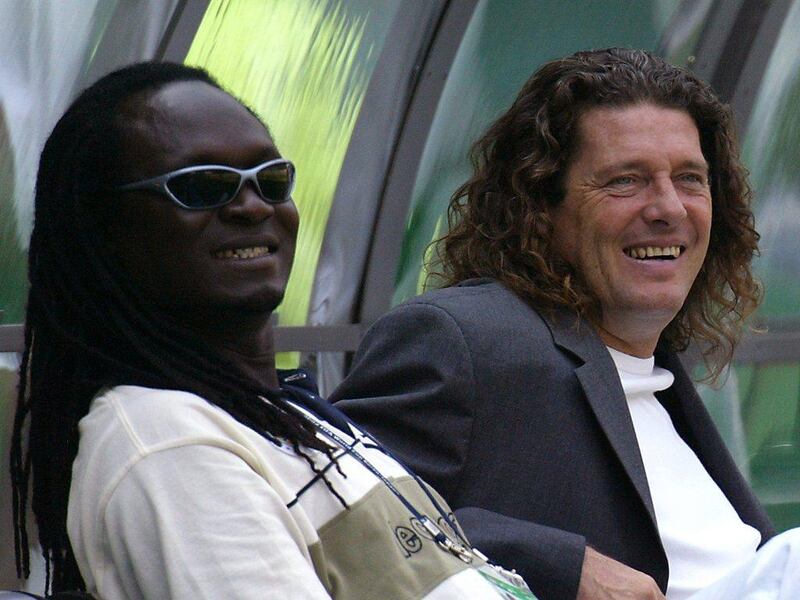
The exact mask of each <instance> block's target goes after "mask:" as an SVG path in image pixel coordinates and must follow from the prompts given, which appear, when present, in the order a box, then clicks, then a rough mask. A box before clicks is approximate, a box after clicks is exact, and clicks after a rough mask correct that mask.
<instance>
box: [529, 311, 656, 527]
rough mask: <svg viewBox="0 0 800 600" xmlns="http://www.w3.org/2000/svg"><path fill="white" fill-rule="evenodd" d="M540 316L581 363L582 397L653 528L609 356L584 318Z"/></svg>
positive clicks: (646, 490)
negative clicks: (584, 396)
mask: <svg viewBox="0 0 800 600" xmlns="http://www.w3.org/2000/svg"><path fill="white" fill-rule="evenodd" d="M542 316H543V318H544V320H545V322H546V323H547V325H548V327H549V328H550V332H551V334H552V336H553V341H554V343H555V345H556V346H559V347H560V348H562V349H563V350H566V351H568V352H570V353H571V354H573V355H575V356H576V357H577V358H578V359H580V361H581V362H582V364H581V365H580V366H578V367H576V369H575V375H576V376H577V378H578V381H579V382H580V384H581V386H582V387H583V391H584V394H586V400H587V401H588V402H589V405H590V406H591V408H592V411H593V412H594V414H595V417H596V418H597V421H598V423H599V424H600V428H601V429H602V430H603V432H604V433H605V435H606V437H607V438H608V441H609V443H610V444H611V447H612V448H613V449H614V452H615V453H616V455H617V457H618V458H619V460H620V462H621V463H622V467H623V469H624V471H625V473H626V474H627V475H628V478H629V479H630V481H631V483H632V484H633V486H634V488H635V489H636V491H637V493H638V494H639V497H640V498H641V500H642V502H643V503H644V506H645V508H646V509H647V512H648V514H649V515H650V520H651V522H652V524H653V527H655V528H656V530H657V529H658V528H657V526H656V519H655V511H654V509H653V500H652V497H651V496H650V488H649V487H648V485H647V475H646V474H645V470H644V463H643V462H642V456H641V454H640V452H639V444H638V442H637V440H636V432H635V431H634V429H633V421H632V420H631V415H630V411H629V410H628V405H627V402H626V400H625V392H624V391H623V390H622V384H621V383H620V380H619V375H618V374H617V368H616V365H615V364H614V361H613V360H612V359H611V355H610V354H609V352H608V350H607V348H606V346H605V344H604V343H603V341H602V340H601V339H600V336H598V335H597V333H596V331H595V329H594V327H592V326H591V325H590V324H589V323H588V322H587V321H585V320H582V319H580V320H579V319H577V317H576V316H575V314H574V313H570V312H568V311H555V312H553V313H552V314H549V315H547V314H545V315H542Z"/></svg>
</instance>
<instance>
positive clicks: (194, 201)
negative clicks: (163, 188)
mask: <svg viewBox="0 0 800 600" xmlns="http://www.w3.org/2000/svg"><path fill="white" fill-rule="evenodd" d="M167 187H168V188H169V191H170V192H172V193H173V195H174V196H175V197H176V198H177V199H178V200H180V201H181V202H182V203H183V204H184V205H186V206H188V207H189V208H211V207H214V206H221V205H223V204H225V203H226V202H229V201H230V200H231V198H232V197H233V194H234V193H235V192H236V189H237V188H238V187H239V174H238V173H235V172H232V171H223V170H221V169H206V170H204V171H192V172H191V173H184V174H182V175H176V176H175V177H173V178H172V179H170V180H169V182H167Z"/></svg>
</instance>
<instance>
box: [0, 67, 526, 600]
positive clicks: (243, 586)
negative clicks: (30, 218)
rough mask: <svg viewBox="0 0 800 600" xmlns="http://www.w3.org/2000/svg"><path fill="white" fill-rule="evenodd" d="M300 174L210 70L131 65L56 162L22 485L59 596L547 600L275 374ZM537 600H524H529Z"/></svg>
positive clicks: (62, 135) (43, 203) (40, 237)
mask: <svg viewBox="0 0 800 600" xmlns="http://www.w3.org/2000/svg"><path fill="white" fill-rule="evenodd" d="M294 174H295V171H294V167H293V165H292V163H290V162H289V161H288V160H286V159H284V158H282V157H281V155H280V153H279V152H278V149H277V148H276V146H275V144H274V142H273V140H272V138H271V136H270V134H269V131H268V130H267V128H266V127H265V126H264V125H263V124H262V123H261V122H260V121H259V119H258V118H257V117H256V116H255V115H254V113H253V112H252V111H250V110H249V109H247V108H246V107H245V106H244V105H243V104H241V103H240V102H239V101H237V100H236V99H235V98H233V97H232V96H230V95H229V94H227V93H226V92H224V91H222V90H221V89H220V88H219V86H218V85H217V84H216V83H215V82H214V81H213V80H212V79H211V78H210V77H209V76H208V74H207V73H205V72H204V71H202V70H199V69H194V68H189V67H186V66H183V65H174V64H168V63H160V64H159V63H144V64H139V65H134V66H131V67H128V68H125V69H122V70H120V71H117V72H115V73H112V74H111V75H108V76H106V77H105V78H103V79H101V80H100V81H99V82H97V83H96V84H95V85H93V86H92V87H90V88H89V89H87V90H86V91H84V92H83V94H81V96H80V97H79V98H78V99H77V100H76V101H75V102H74V103H73V104H72V106H71V107H70V108H69V110H68V111H67V112H66V114H65V115H64V116H63V117H62V118H61V120H60V121H59V122H58V124H57V125H56V127H55V129H54V131H53V133H52V134H51V136H50V138H49V139H48V141H47V143H46V145H45V148H44V151H43V152H42V156H41V163H40V168H39V173H38V180H37V187H36V206H35V224H34V230H33V235H32V238H31V244H30V261H29V278H30V284H31V285H30V296H29V301H28V309H27V319H26V326H25V351H24V355H23V362H22V367H21V377H20V381H21V384H20V390H19V405H18V409H17V415H16V421H15V426H14V439H13V444H12V445H13V449H12V475H13V486H14V509H15V530H16V534H17V537H16V552H17V561H18V569H19V570H20V571H21V572H22V573H23V574H24V575H25V576H27V574H28V570H29V556H28V533H27V531H26V526H25V525H26V510H27V507H28V490H29V486H30V488H31V489H32V498H31V505H32V509H33V512H34V515H35V517H36V522H37V525H38V532H39V541H40V542H41V547H42V550H43V553H44V557H45V561H46V564H47V587H48V588H52V589H53V590H54V591H61V590H68V589H82V588H86V589H88V590H89V591H90V592H92V593H94V594H95V595H97V596H98V597H100V598H102V599H103V600H117V599H134V598H136V599H138V598H148V599H154V600H164V599H168V598H187V599H188V598H214V599H217V598H219V599H222V598H225V599H228V598H236V599H248V598H253V599H255V598H260V599H263V598H275V599H280V600H286V599H291V598H298V599H300V598H302V599H305V600H307V599H319V598H337V599H368V598H393V599H418V598H426V599H431V600H433V599H443V598H453V597H459V598H475V599H478V598H481V599H482V598H501V597H504V596H502V593H503V592H501V591H500V590H501V589H516V590H517V593H519V594H520V595H519V596H517V597H532V596H531V595H530V594H529V593H528V592H526V591H525V585H524V582H522V581H521V580H520V578H519V577H518V576H516V575H514V574H513V573H510V572H507V571H504V570H503V569H501V568H499V567H494V566H491V565H489V564H488V563H487V562H486V559H485V557H483V556H482V555H481V554H480V553H479V552H478V551H476V550H474V549H472V548H471V547H470V546H469V545H468V543H467V542H466V540H465V539H464V538H463V535H462V534H461V533H460V531H459V527H458V525H457V524H456V523H455V522H454V521H453V520H452V517H451V514H450V512H449V509H448V508H447V507H446V505H445V504H443V502H442V501H441V500H440V499H439V497H438V496H437V495H436V494H435V493H434V492H433V491H432V490H431V489H430V488H428V487H427V486H426V485H425V484H424V483H422V482H421V480H419V479H418V478H416V477H415V476H414V475H413V474H411V473H410V472H409V471H408V470H407V469H405V468H404V467H402V466H401V465H400V464H399V463H397V462H396V461H395V460H394V459H392V458H391V457H390V456H389V455H388V453H386V452H385V451H384V450H383V449H382V447H381V446H380V444H379V443H378V442H376V441H375V440H374V439H373V438H370V437H367V436H366V435H365V434H363V433H361V432H360V431H359V430H358V429H357V428H356V427H355V426H354V425H352V424H351V423H350V422H349V421H347V420H346V418H344V416H343V415H342V414H341V413H338V411H336V410H335V409H332V408H330V407H329V406H328V405H327V404H326V403H325V402H323V401H321V400H320V399H319V398H318V397H317V396H316V395H315V393H314V390H313V386H312V385H310V383H309V381H308V377H307V376H306V375H305V374H304V373H302V372H293V373H290V374H287V373H283V374H279V373H278V372H277V371H276V369H275V356H274V349H273V332H272V328H271V325H270V315H271V313H272V312H273V311H274V310H275V308H276V307H277V306H278V304H279V303H280V301H281V299H282V297H283V293H284V287H285V285H286V281H287V278H288V276H289V272H290V269H291V265H292V260H293V256H294V248H295V237H296V234H297V229H298V214H297V210H296V208H295V206H294V204H293V202H292V199H291V192H292V188H293V184H294ZM526 594H527V595H526Z"/></svg>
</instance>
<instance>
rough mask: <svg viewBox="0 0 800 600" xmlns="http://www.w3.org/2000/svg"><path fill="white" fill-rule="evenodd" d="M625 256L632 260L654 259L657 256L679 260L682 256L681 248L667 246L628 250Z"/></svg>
mask: <svg viewBox="0 0 800 600" xmlns="http://www.w3.org/2000/svg"><path fill="white" fill-rule="evenodd" d="M625 254H627V255H628V256H630V257H631V258H639V259H643V258H652V257H655V256H672V257H673V258H678V257H679V256H680V255H681V247H680V246H665V247H663V248H661V247H658V246H642V247H639V248H626V249H625Z"/></svg>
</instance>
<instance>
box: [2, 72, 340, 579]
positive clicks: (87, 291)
mask: <svg viewBox="0 0 800 600" xmlns="http://www.w3.org/2000/svg"><path fill="white" fill-rule="evenodd" d="M179 81H199V82H203V83H206V84H208V85H211V86H214V87H216V88H218V89H221V88H220V86H219V84H218V83H217V82H215V81H214V80H213V79H212V78H211V77H210V76H209V74H208V73H207V72H205V71H204V70H202V69H197V68H192V67H187V66H185V65H181V64H173V63H155V62H152V63H140V64H136V65H131V66H129V67H126V68H123V69H121V70H118V71H116V72H114V73H111V74H110V75H107V76H105V77H104V78H102V79H100V80H99V81H98V82H97V83H95V84H94V85H92V86H91V87H89V88H88V89H86V90H85V91H84V92H83V93H82V94H81V95H80V96H79V97H78V98H77V99H76V100H75V102H74V103H73V104H72V105H71V106H70V108H69V109H68V110H67V112H66V113H65V114H64V115H63V116H62V117H61V119H60V120H59V121H58V123H57V125H56V126H55V129H54V130H53V132H52V134H51V135H50V137H49V138H48V140H47V143H46V144H45V147H44V150H43V151H42V155H41V160H40V164H39V172H38V176H37V182H36V198H35V212H34V228H33V234H32V237H31V241H30V249H29V258H28V269H29V273H28V277H29V281H30V293H29V297H28V306H27V313H26V320H25V348H24V352H23V355H22V364H21V368H20V384H19V391H18V404H17V409H16V414H15V420H14V428H13V434H12V448H11V477H12V486H13V510H14V533H15V552H16V565H17V574H18V576H19V577H23V576H24V577H28V575H29V573H30V557H29V549H28V548H29V545H28V533H27V529H26V512H27V506H28V493H29V490H30V491H31V493H32V498H31V508H32V510H33V513H34V516H35V518H36V522H37V525H38V530H39V541H40V543H41V548H42V553H43V555H44V558H45V563H46V570H47V572H46V584H45V586H46V590H45V591H46V592H47V591H49V590H51V589H52V590H53V591H55V592H59V591H63V590H69V589H85V584H84V582H83V579H82V578H81V575H80V573H79V571H78V567H77V564H76V562H75V557H74V555H73V552H72V549H71V547H70V543H69V539H68V536H67V530H66V517H67V503H68V498H69V488H70V483H71V479H72V477H71V474H72V463H73V461H74V459H75V456H76V453H77V450H78V421H79V420H80V419H81V418H82V417H83V416H84V415H86V414H87V412H88V410H89V405H90V403H91V401H92V399H93V397H94V396H95V395H96V393H97V392H98V391H99V390H100V389H102V388H104V387H106V386H112V385H117V384H121V383H127V384H137V385H142V386H146V387H154V388H164V389H180V390H185V391H189V392H192V393H195V394H197V395H199V396H201V397H203V398H204V399H205V400H207V401H208V402H210V403H211V404H214V405H216V406H218V407H220V408H221V409H223V410H225V411H226V412H227V413H228V414H230V415H231V416H232V417H233V418H234V419H236V420H237V421H239V422H240V423H242V424H244V425H246V426H248V427H250V428H252V429H253V430H255V431H257V432H259V433H260V434H261V435H264V436H265V437H267V438H268V439H270V440H272V441H275V440H276V438H281V439H284V440H286V441H287V442H289V443H290V444H291V445H292V446H293V447H294V448H295V450H296V451H297V452H299V453H300V454H301V455H303V457H304V458H305V459H306V461H307V462H308V463H309V465H310V466H311V468H312V470H314V471H315V472H317V473H318V474H320V475H321V473H320V471H319V470H318V469H317V468H316V467H315V466H314V463H313V461H312V460H311V458H310V457H309V456H308V455H306V454H305V453H303V452H302V450H301V446H302V447H304V448H313V449H317V450H321V451H323V452H326V453H327V455H328V457H329V458H331V460H334V458H333V450H332V449H331V448H330V447H329V446H328V445H327V444H326V443H325V442H323V441H321V440H320V439H319V438H317V436H316V435H315V429H314V427H313V425H311V424H310V423H309V421H308V420H306V419H305V418H304V417H303V416H302V415H301V414H300V413H299V411H297V410H296V409H295V408H294V407H293V406H292V405H291V404H290V403H289V402H287V401H286V400H285V399H283V398H282V397H281V396H280V395H279V394H276V393H272V392H270V391H269V390H265V389H262V387H261V386H259V385H258V384H257V383H256V382H255V381H252V380H250V379H248V378H245V377H243V376H242V375H241V374H239V373H238V372H236V370H235V369H234V368H233V367H232V365H230V364H228V363H227V361H225V360H223V359H222V358H221V357H220V356H218V355H216V354H215V353H214V352H213V351H212V350H211V349H210V348H209V347H207V346H206V345H205V344H203V343H201V342H200V341H199V340H198V339H196V338H195V337H194V336H193V335H192V333H191V332H190V331H187V330H186V329H185V328H183V327H181V326H180V325H178V324H176V323H175V322H173V321H171V320H168V319H167V318H166V317H165V316H163V315H161V314H159V313H158V312H157V311H156V310H154V309H153V308H152V307H150V306H148V305H147V304H146V303H145V302H143V301H141V300H140V299H139V298H140V296H139V295H138V294H136V293H135V286H134V283H133V282H132V281H130V280H129V279H128V277H126V274H125V272H124V270H123V269H121V268H119V267H118V266H116V265H115V263H114V259H113V257H112V256H111V254H110V253H109V252H108V250H107V249H106V248H105V247H104V245H103V243H102V236H99V235H98V232H97V230H96V227H93V225H96V223H95V222H94V221H93V219H92V218H91V217H92V214H91V207H92V201H93V199H97V198H98V197H100V196H101V195H102V194H104V193H105V195H107V190H108V189H109V188H110V187H111V186H113V185H114V184H118V183H119V182H118V181H114V178H115V175H116V174H117V173H119V169H118V164H117V160H118V157H119V155H120V149H121V148H123V147H124V146H123V144H124V140H123V135H122V128H123V126H124V123H122V122H121V119H120V117H119V112H120V111H119V108H120V106H121V105H122V103H123V102H125V101H127V100H129V99H131V98H132V97H133V96H134V95H137V94H143V93H148V92H153V91H155V90H157V89H159V88H161V87H163V86H166V85H168V84H170V83H174V82H179ZM251 112H252V111H251ZM334 462H335V460H334ZM337 466H338V465H337ZM322 478H323V480H324V481H325V484H326V485H328V487H329V489H330V490H331V491H332V492H333V494H334V495H335V496H336V497H337V498H338V499H339V501H340V502H342V503H344V501H343V500H342V498H341V496H339V495H338V494H337V493H336V491H335V490H333V488H332V486H331V484H330V482H329V481H328V480H327V479H325V477H324V476H323V477H322ZM345 506H346V505H345Z"/></svg>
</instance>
